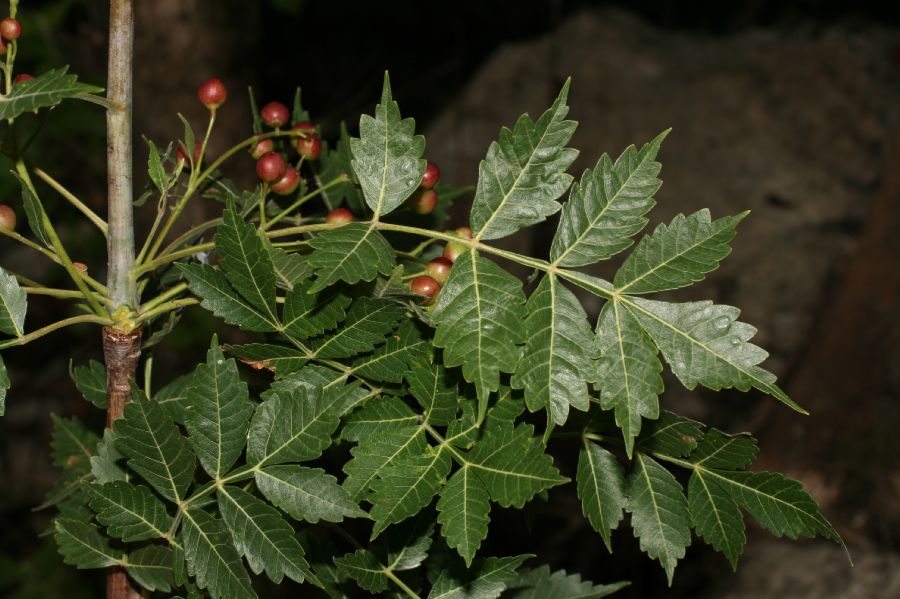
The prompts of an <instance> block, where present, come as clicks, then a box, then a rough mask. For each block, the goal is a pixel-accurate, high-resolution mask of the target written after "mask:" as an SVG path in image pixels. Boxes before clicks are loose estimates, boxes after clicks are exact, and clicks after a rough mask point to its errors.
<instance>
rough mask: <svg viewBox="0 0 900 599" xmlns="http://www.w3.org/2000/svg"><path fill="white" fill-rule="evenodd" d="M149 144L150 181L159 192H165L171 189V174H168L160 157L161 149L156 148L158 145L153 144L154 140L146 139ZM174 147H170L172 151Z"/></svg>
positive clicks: (148, 170)
mask: <svg viewBox="0 0 900 599" xmlns="http://www.w3.org/2000/svg"><path fill="white" fill-rule="evenodd" d="M144 141H146V142H147V148H148V152H147V174H148V175H150V180H151V181H153V185H155V186H156V189H157V191H159V192H165V191H166V190H168V189H169V173H168V172H166V167H165V166H163V162H162V158H161V157H160V155H159V149H158V148H157V147H156V144H155V143H153V140H151V139H147V138H145V140H144ZM171 148H172V146H169V149H170V150H171Z"/></svg>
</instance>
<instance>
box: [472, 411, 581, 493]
mask: <svg viewBox="0 0 900 599" xmlns="http://www.w3.org/2000/svg"><path fill="white" fill-rule="evenodd" d="M487 433H488V434H486V435H485V437H483V438H482V439H481V440H479V441H478V443H476V445H475V448H474V449H473V450H472V451H471V452H470V453H469V454H468V456H467V458H466V459H467V460H468V461H469V463H470V467H471V468H473V469H474V470H475V474H476V475H477V476H478V477H479V478H480V479H481V481H482V482H483V483H484V485H485V487H486V488H487V490H488V493H489V494H490V496H491V499H492V500H493V501H496V502H497V503H499V504H500V505H501V506H503V507H510V506H513V507H517V508H521V507H522V506H523V505H525V503H526V502H527V501H529V500H530V499H531V498H532V497H534V496H535V495H537V494H538V493H540V492H541V491H545V490H547V489H550V488H551V487H555V486H557V485H561V484H563V483H566V482H568V481H569V479H568V478H565V477H564V476H560V474H559V470H557V469H556V466H554V465H553V458H552V457H551V456H550V455H548V454H546V453H544V446H543V444H542V443H541V441H540V439H539V438H537V437H535V436H534V427H532V426H531V425H530V424H519V425H518V426H516V427H515V428H513V427H512V426H502V427H497V428H496V429H493V430H492V429H491V426H490V423H489V424H488V427H487Z"/></svg>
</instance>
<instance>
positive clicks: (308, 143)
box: [297, 133, 322, 160]
mask: <svg viewBox="0 0 900 599" xmlns="http://www.w3.org/2000/svg"><path fill="white" fill-rule="evenodd" d="M297 152H299V154H300V155H301V156H303V158H305V159H306V160H315V159H316V158H318V157H319V154H321V153H322V140H321V139H319V136H318V135H316V134H315V133H310V134H309V135H308V136H306V137H304V138H301V139H298V140H297Z"/></svg>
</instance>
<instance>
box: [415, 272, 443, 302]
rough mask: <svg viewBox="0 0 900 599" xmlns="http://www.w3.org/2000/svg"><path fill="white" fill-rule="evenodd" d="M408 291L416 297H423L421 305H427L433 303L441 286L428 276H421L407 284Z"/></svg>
mask: <svg viewBox="0 0 900 599" xmlns="http://www.w3.org/2000/svg"><path fill="white" fill-rule="evenodd" d="M409 290H410V291H412V292H413V293H415V294H416V295H424V296H425V300H424V301H423V302H422V303H423V304H425V305H428V304H430V303H431V302H433V301H434V298H435V296H436V295H437V294H438V291H440V290H441V285H440V283H438V282H437V281H435V280H434V279H432V278H431V277H429V276H421V277H416V278H415V279H413V280H412V281H410V282H409Z"/></svg>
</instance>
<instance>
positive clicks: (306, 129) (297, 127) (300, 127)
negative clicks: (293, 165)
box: [291, 121, 316, 148]
mask: <svg viewBox="0 0 900 599" xmlns="http://www.w3.org/2000/svg"><path fill="white" fill-rule="evenodd" d="M291 131H300V132H301V133H305V134H306V135H314V134H315V132H316V126H315V125H314V124H312V123H310V122H309V121H300V122H299V123H294V125H293V126H292V127H291ZM302 139H303V137H299V136H298V137H292V138H291V145H292V146H294V147H295V148H296V147H297V145H298V144H299V143H300V141H301V140H302Z"/></svg>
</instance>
